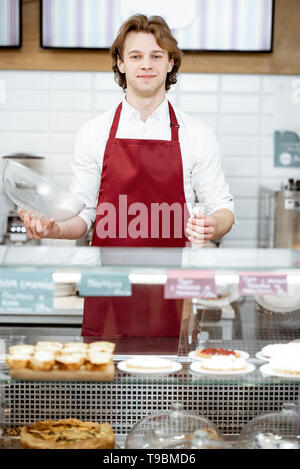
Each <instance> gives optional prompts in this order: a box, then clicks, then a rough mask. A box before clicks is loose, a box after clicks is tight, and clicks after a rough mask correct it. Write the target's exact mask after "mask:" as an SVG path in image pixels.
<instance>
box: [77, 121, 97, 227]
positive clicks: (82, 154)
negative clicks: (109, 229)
mask: <svg viewBox="0 0 300 469" xmlns="http://www.w3.org/2000/svg"><path fill="white" fill-rule="evenodd" d="M94 141H95V139H94V135H93V128H91V126H89V125H84V126H83V127H82V128H81V129H80V130H79V132H78V134H77V136H76V138H75V142H74V158H73V161H72V164H71V168H72V174H73V178H72V183H71V186H70V192H71V193H72V194H74V195H76V196H77V197H78V198H79V199H80V200H82V201H83V202H84V204H85V207H84V209H83V210H82V211H81V212H80V213H79V216H80V217H81V218H82V219H83V220H84V221H85V222H86V224H87V231H88V230H89V229H90V227H91V224H92V222H93V221H94V220H95V218H96V208H97V202H98V195H99V188H100V180H101V167H100V164H99V160H100V156H99V155H98V159H97V155H95V145H94V144H93V142H94Z"/></svg>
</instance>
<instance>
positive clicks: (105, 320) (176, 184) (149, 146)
mask: <svg viewBox="0 0 300 469" xmlns="http://www.w3.org/2000/svg"><path fill="white" fill-rule="evenodd" d="M121 110H122V103H121V104H120V105H119V106H118V108H117V110H116V113H115V117H114V120H113V123H112V126H111V129H110V134H109V138H108V140H107V143H106V148H105V153H104V159H103V168H102V177H101V185H100V191H99V199H98V207H97V216H96V222H95V227H94V233H93V238H92V246H118V247H120V246H121V247H184V246H186V243H187V238H186V237H185V226H186V222H187V218H188V216H189V213H188V210H187V205H186V200H185V194H184V185H183V167H182V158H181V151H180V144H179V139H178V128H179V125H178V123H177V119H176V116H175V113H174V110H173V108H172V106H171V104H170V103H169V113H170V126H171V134H172V139H171V140H170V141H169V140H143V139H141V140H137V139H119V138H116V133H117V129H118V125H119V120H120V114H121ZM119 196H121V197H119ZM158 204H164V205H163V206H161V207H165V208H166V207H167V208H166V211H165V212H164V215H160V218H158V217H157V211H155V212H152V209H153V207H154V208H155V210H156V209H157V207H158ZM172 204H174V205H173V207H175V209H174V210H170V206H172ZM111 207H113V208H114V209H115V215H114V214H113V211H112V212H111V213H112V214H113V216H112V218H109V217H108V216H107V214H108V211H109V208H111ZM105 210H106V211H105ZM176 210H177V211H176ZM137 213H138V214H139V216H138V217H137ZM168 214H169V216H170V218H169V219H168ZM179 214H181V215H179ZM163 218H164V219H163ZM158 220H159V221H158ZM110 221H111V222H112V224H111V225H110ZM179 228H180V230H179ZM104 231H106V232H107V233H109V235H108V236H107V237H104V234H103V233H104ZM163 294H164V288H163V286H161V285H132V296H130V297H89V298H85V304H84V316H83V324H82V335H83V336H93V337H107V338H108V337H111V338H116V337H178V336H179V332H180V322H181V312H182V311H181V309H182V300H165V299H164V296H163Z"/></svg>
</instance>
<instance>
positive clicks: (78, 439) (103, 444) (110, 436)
mask: <svg viewBox="0 0 300 469" xmlns="http://www.w3.org/2000/svg"><path fill="white" fill-rule="evenodd" d="M114 445H115V436H114V432H113V429H112V428H111V426H110V425H109V424H108V423H103V424H99V423H94V422H82V421H81V420H78V419H63V420H58V421H52V420H47V421H44V422H36V423H35V424H33V425H26V426H24V427H23V428H22V429H21V435H20V446H21V448H23V449H113V448H114Z"/></svg>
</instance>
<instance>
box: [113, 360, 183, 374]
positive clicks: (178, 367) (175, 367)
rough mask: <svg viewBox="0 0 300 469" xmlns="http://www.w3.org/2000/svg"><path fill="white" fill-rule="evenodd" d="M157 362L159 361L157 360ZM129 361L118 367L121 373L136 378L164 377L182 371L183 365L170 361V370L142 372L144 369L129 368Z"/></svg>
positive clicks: (121, 363) (119, 364)
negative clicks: (123, 372)
mask: <svg viewBox="0 0 300 469" xmlns="http://www.w3.org/2000/svg"><path fill="white" fill-rule="evenodd" d="M156 360H157V359H156ZM128 361H129V360H125V361H122V362H120V363H118V365H117V367H118V368H119V370H121V371H125V373H129V374H131V375H135V376H143V377H145V378H146V377H147V378H149V377H155V378H156V377H158V376H164V375H169V374H170V373H175V372H177V371H179V370H181V368H182V365H181V364H180V363H178V362H175V361H171V360H170V368H165V369H163V370H158V369H147V370H142V369H133V368H128V366H127V364H128Z"/></svg>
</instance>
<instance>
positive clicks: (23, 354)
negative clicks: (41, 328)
mask: <svg viewBox="0 0 300 469" xmlns="http://www.w3.org/2000/svg"><path fill="white" fill-rule="evenodd" d="M23 347H25V346H23V345H20V346H14V348H12V350H11V352H12V353H11V354H10V353H9V354H8V355H7V357H6V363H7V365H8V366H9V368H10V370H11V372H10V374H11V377H13V378H17V379H46V380H47V379H53V380H80V381H82V380H83V381H90V380H92V381H110V380H112V379H113V378H114V374H115V366H114V362H113V352H112V351H113V350H114V349H115V344H114V343H110V342H98V343H97V345H95V346H94V347H92V348H89V346H88V345H87V344H85V343H80V342H68V343H66V344H61V343H59V342H51V341H45V342H42V341H40V342H38V343H37V345H36V346H33V345H30V346H27V348H26V347H25V348H23ZM28 347H30V348H28ZM103 349H105V350H103Z"/></svg>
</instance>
